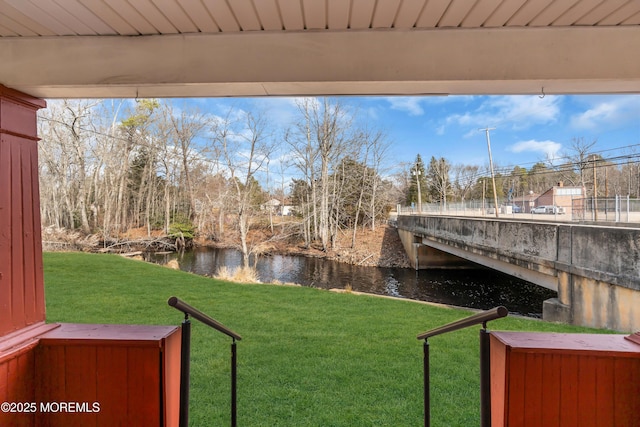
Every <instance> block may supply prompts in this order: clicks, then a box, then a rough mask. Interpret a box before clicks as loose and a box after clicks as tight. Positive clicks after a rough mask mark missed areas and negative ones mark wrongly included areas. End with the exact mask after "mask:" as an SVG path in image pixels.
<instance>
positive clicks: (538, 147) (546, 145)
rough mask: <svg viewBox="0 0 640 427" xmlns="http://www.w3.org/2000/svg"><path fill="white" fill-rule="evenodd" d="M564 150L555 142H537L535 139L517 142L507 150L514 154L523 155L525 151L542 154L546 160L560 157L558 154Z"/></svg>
mask: <svg viewBox="0 0 640 427" xmlns="http://www.w3.org/2000/svg"><path fill="white" fill-rule="evenodd" d="M560 149H562V144H560V143H558V142H555V141H549V140H547V141H536V140H534V139H530V140H528V141H520V142H517V143H515V144H513V145H511V146H510V147H508V148H507V150H509V151H511V152H513V153H521V152H523V151H530V152H534V153H542V154H544V155H545V158H548V159H555V158H556V157H558V153H559V152H560Z"/></svg>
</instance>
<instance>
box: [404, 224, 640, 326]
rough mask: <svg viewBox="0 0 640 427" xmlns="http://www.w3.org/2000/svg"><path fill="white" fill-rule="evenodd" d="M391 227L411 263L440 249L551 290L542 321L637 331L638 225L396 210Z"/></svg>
mask: <svg viewBox="0 0 640 427" xmlns="http://www.w3.org/2000/svg"><path fill="white" fill-rule="evenodd" d="M398 232H399V234H400V237H401V239H402V241H403V243H404V245H405V249H406V250H407V253H408V254H409V255H410V257H411V259H412V262H413V263H414V264H413V265H414V267H416V268H430V266H429V262H428V261H429V254H432V255H433V254H438V253H441V252H445V253H448V254H450V255H452V256H455V257H457V258H463V259H466V260H469V261H472V262H474V263H476V264H480V265H484V266H486V267H489V268H493V269H495V270H498V271H502V272H504V273H507V274H511V275H513V276H515V277H518V278H520V279H523V280H526V281H529V282H532V283H534V284H537V285H539V286H543V287H546V288H548V289H552V290H555V291H557V292H558V297H557V298H552V299H549V300H547V301H545V303H544V306H543V318H544V319H545V320H549V321H558V322H564V323H570V324H574V325H581V326H588V327H594V328H604V329H612V330H617V331H623V332H631V331H636V330H640V228H631V227H628V228H625V227H606V226H604V227H603V226H588V225H580V224H558V223H551V222H523V221H513V220H512V221H509V220H495V219H486V218H463V217H444V216H400V217H399V218H398ZM423 246H428V247H431V248H432V249H434V250H436V251H438V252H430V251H429V250H427V249H424V248H423ZM438 257H441V255H439V254H438V255H437V256H432V258H431V260H436V259H438ZM451 265H452V266H453V265H455V264H451Z"/></svg>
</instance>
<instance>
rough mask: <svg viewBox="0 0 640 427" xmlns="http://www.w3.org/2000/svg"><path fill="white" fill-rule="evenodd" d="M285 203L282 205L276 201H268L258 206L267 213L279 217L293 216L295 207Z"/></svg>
mask: <svg viewBox="0 0 640 427" xmlns="http://www.w3.org/2000/svg"><path fill="white" fill-rule="evenodd" d="M286 202H287V201H286V200H285V204H282V202H281V201H280V200H278V199H270V200H268V201H266V202H265V203H263V204H262V205H261V206H260V209H262V210H263V211H265V212H267V213H268V212H271V213H272V214H276V215H281V216H288V215H293V211H294V210H295V206H293V205H290V204H286Z"/></svg>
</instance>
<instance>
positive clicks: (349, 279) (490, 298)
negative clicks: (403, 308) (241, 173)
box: [148, 248, 556, 317]
mask: <svg viewBox="0 0 640 427" xmlns="http://www.w3.org/2000/svg"><path fill="white" fill-rule="evenodd" d="M148 258H149V259H148V260H149V261H153V262H158V263H166V262H167V261H169V259H172V258H174V259H175V258H177V259H178V261H179V262H180V268H181V269H182V270H185V271H189V272H192V273H195V274H201V275H208V276H211V275H214V274H216V272H217V270H218V268H219V267H221V266H227V267H228V268H234V267H237V266H239V265H240V264H241V263H242V257H241V255H240V253H239V252H237V251H234V250H229V249H208V248H199V249H196V250H193V251H190V252H185V253H183V254H180V255H178V254H170V255H153V254H151V255H149V257H148ZM257 269H258V276H259V278H260V280H261V281H262V282H272V281H280V282H284V283H298V284H300V285H303V286H310V287H315V288H322V289H331V288H344V287H345V286H347V285H350V286H351V288H352V289H353V290H354V291H359V292H370V293H374V294H380V295H391V296H396V297H403V298H409V299H416V300H422V301H431V302H438V303H443V304H451V305H457V306H461V307H470V308H477V309H483V310H484V309H489V308H492V307H496V306H498V305H504V306H505V307H507V308H508V309H509V311H510V312H511V313H519V314H523V315H526V316H533V317H541V315H542V302H543V301H544V300H546V299H548V298H553V297H556V292H554V291H550V290H548V289H545V288H542V287H539V286H536V285H533V284H531V283H529V282H525V281H523V280H520V279H517V278H514V277H511V276H508V275H505V274H502V273H499V272H496V271H493V270H487V269H482V268H478V269H471V270H469V269H466V270H420V271H414V270H412V269H406V268H378V267H362V266H356V265H349V264H343V263H339V262H335V261H327V260H324V259H320V258H307V257H297V256H286V255H272V256H268V257H261V258H260V259H259V260H258V266H257Z"/></svg>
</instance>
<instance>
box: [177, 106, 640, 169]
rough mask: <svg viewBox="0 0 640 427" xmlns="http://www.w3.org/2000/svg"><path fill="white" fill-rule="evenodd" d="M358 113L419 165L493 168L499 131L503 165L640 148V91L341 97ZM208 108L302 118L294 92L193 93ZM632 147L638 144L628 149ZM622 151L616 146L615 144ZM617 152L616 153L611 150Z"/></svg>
mask: <svg viewBox="0 0 640 427" xmlns="http://www.w3.org/2000/svg"><path fill="white" fill-rule="evenodd" d="M339 100H340V102H342V103H343V104H345V105H346V106H348V107H350V108H352V109H353V110H354V111H357V112H358V116H359V117H360V118H361V119H363V120H366V121H368V122H369V123H370V124H374V125H375V126H377V127H379V128H381V129H382V130H384V131H385V133H386V135H387V139H388V140H389V141H390V142H391V143H392V144H393V149H392V150H391V155H390V157H389V161H390V163H392V164H396V165H399V164H402V163H403V162H407V163H411V162H413V160H414V159H415V157H416V155H417V154H418V153H419V154H420V155H421V156H422V157H423V158H424V159H425V162H426V161H428V159H429V158H431V156H436V157H445V158H446V159H448V160H449V161H450V162H451V163H452V164H468V165H479V166H481V167H484V166H488V153H487V143H486V137H485V132H484V131H480V130H479V129H480V128H485V127H491V128H495V129H494V130H492V131H491V133H490V137H491V148H492V154H493V160H494V164H495V165H496V167H501V168H505V167H509V168H512V167H513V166H515V165H518V166H522V167H526V168H527V169H528V168H530V167H531V166H532V165H533V164H534V163H536V162H538V161H544V160H545V159H546V158H548V157H552V158H558V157H562V156H563V155H566V154H568V153H570V150H571V143H572V139H574V138H582V139H583V140H584V141H585V142H592V141H596V144H595V145H594V147H593V148H592V150H593V151H594V152H601V153H602V155H603V157H605V158H606V157H610V156H613V155H619V154H627V153H630V152H632V151H633V150H635V151H636V152H640V95H571V96H569V95H562V96H554V95H546V96H544V97H540V96H538V95H532V96H446V97H341V98H339ZM184 102H195V103H196V104H198V105H199V107H200V108H201V109H202V110H203V111H208V112H211V113H213V114H220V113H222V112H223V111H224V110H226V109H228V108H229V106H231V105H233V106H235V107H236V108H241V109H245V110H263V111H264V112H266V113H267V114H268V117H269V118H270V120H271V121H272V122H273V123H274V124H276V125H279V126H282V127H285V126H286V125H287V124H289V123H291V121H292V120H294V119H295V117H296V106H295V102H294V99H293V98H244V99H243V98H223V99H220V98H218V99H191V100H188V101H187V100H184ZM623 147H630V148H623ZM613 149H616V150H613ZM609 150H612V151H609Z"/></svg>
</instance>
